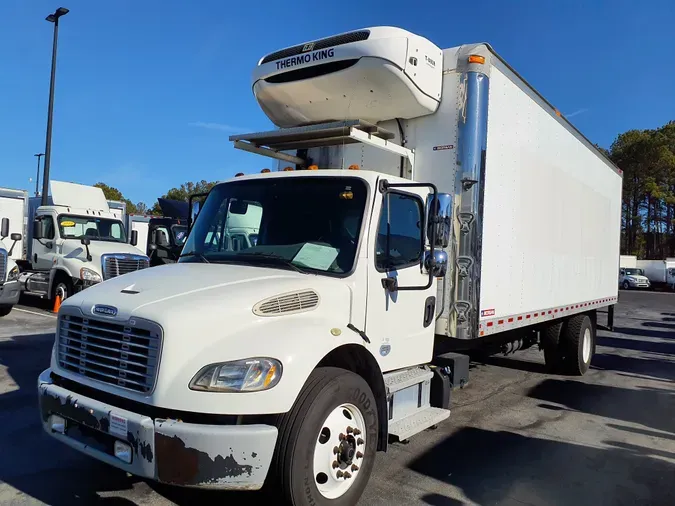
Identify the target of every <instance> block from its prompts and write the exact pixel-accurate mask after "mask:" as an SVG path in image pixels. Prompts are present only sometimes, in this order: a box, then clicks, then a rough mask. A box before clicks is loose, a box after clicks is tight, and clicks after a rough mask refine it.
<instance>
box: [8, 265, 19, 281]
mask: <svg viewBox="0 0 675 506" xmlns="http://www.w3.org/2000/svg"><path fill="white" fill-rule="evenodd" d="M17 279H19V266H18V265H15V266H14V267H13V268H12V270H11V271H9V274H7V281H16V280H17Z"/></svg>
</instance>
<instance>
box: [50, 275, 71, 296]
mask: <svg viewBox="0 0 675 506" xmlns="http://www.w3.org/2000/svg"><path fill="white" fill-rule="evenodd" d="M72 294H73V285H72V283H70V281H67V280H66V279H64V278H63V277H61V278H59V279H57V280H56V281H54V287H53V288H52V298H51V300H52V302H55V301H56V297H61V302H63V301H64V300H66V299H67V298H68V297H70V296H71V295H72Z"/></svg>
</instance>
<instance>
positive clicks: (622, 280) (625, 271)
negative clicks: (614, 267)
mask: <svg viewBox="0 0 675 506" xmlns="http://www.w3.org/2000/svg"><path fill="white" fill-rule="evenodd" d="M619 286H620V287H622V288H623V289H624V290H630V289H631V288H649V287H651V283H650V282H649V278H647V277H646V276H645V273H644V271H643V270H642V269H639V268H638V259H637V256H635V255H621V256H620V257H619Z"/></svg>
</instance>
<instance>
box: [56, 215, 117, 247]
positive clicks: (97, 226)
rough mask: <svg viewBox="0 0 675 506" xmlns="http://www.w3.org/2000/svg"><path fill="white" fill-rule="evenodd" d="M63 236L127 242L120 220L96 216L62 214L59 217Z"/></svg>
mask: <svg viewBox="0 0 675 506" xmlns="http://www.w3.org/2000/svg"><path fill="white" fill-rule="evenodd" d="M58 222H59V230H60V232H61V238H63V239H82V238H83V237H86V238H88V239H89V240H92V241H112V242H127V236H126V233H125V232H124V226H123V225H122V222H121V221H119V220H114V219H110V218H96V217H94V216H73V215H61V216H59V219H58Z"/></svg>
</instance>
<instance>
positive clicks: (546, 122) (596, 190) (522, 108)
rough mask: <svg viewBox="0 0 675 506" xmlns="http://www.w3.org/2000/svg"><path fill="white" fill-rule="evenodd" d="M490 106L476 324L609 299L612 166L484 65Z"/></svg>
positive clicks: (511, 79)
mask: <svg viewBox="0 0 675 506" xmlns="http://www.w3.org/2000/svg"><path fill="white" fill-rule="evenodd" d="M507 74H510V75H507ZM488 107H489V109H488V111H489V112H488V140H487V151H486V172H485V188H484V210H483V237H482V262H481V293H480V315H481V323H482V324H484V325H482V326H481V329H483V331H487V330H489V332H490V333H492V332H495V331H498V330H501V328H504V329H505V328H507V327H508V325H507V324H508V323H509V318H510V317H515V318H516V319H515V320H514V322H511V323H516V322H518V320H517V317H518V316H523V317H524V318H526V316H527V315H528V314H530V315H531V317H530V318H529V319H530V320H532V318H533V317H534V313H535V312H539V315H538V317H541V310H546V312H545V314H546V315H547V316H546V317H550V316H549V313H548V311H549V310H550V311H551V315H556V314H557V315H562V314H564V312H565V311H568V312H569V311H570V310H569V307H570V306H576V305H577V304H582V307H584V306H583V304H586V303H590V304H591V305H592V306H598V307H599V306H600V305H607V303H613V300H614V299H615V298H616V297H617V295H618V285H617V270H618V264H619V240H620V213H621V184H622V178H621V175H620V173H619V172H618V171H617V169H616V168H615V167H614V166H612V165H611V164H610V163H609V162H606V161H605V160H604V159H603V158H602V157H601V156H599V155H598V153H596V152H594V151H593V150H591V149H589V147H588V146H587V145H586V143H584V142H583V141H582V140H581V139H580V138H579V137H578V136H577V135H575V134H574V133H573V132H572V131H570V129H568V128H565V127H564V126H563V124H562V123H561V122H560V121H559V119H558V118H555V117H554V116H552V115H551V113H550V111H548V110H547V109H546V108H544V107H542V105H541V104H540V103H539V102H538V101H537V100H536V97H535V96H533V94H532V93H531V92H528V89H527V85H526V84H524V83H522V81H520V80H519V79H518V78H517V77H516V76H515V75H513V74H511V73H510V72H509V71H508V69H506V68H502V67H501V66H493V67H492V68H491V73H490V93H489V106H488ZM561 308H562V310H561ZM556 309H557V310H558V313H556ZM575 309H578V308H575ZM575 312H577V311H575ZM502 318H504V319H505V320H504V322H503V323H504V325H503V327H501V328H499V324H498V322H499V321H501V320H502ZM488 321H492V322H494V323H493V324H492V325H490V328H489V329H488V328H487V327H486V325H485V324H486V323H487V322H488ZM524 323H525V321H522V324H524ZM518 326H520V325H518Z"/></svg>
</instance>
